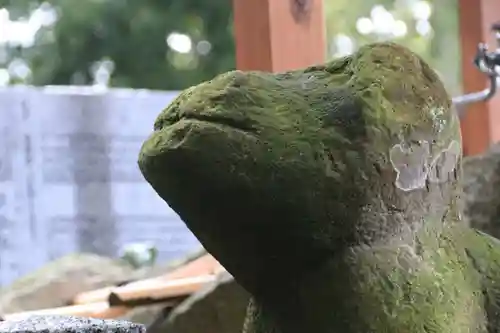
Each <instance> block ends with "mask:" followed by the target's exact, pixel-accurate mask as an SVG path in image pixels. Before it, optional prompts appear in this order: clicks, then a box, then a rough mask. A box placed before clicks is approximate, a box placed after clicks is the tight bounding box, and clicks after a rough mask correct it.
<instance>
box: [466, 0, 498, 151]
mask: <svg viewBox="0 0 500 333" xmlns="http://www.w3.org/2000/svg"><path fill="white" fill-rule="evenodd" d="M458 11H459V34H460V41H461V51H462V52H461V53H462V61H461V63H462V66H461V67H462V81H463V92H464V93H467V92H473V91H479V90H483V89H485V88H486V87H487V84H488V83H487V78H486V76H485V75H484V74H482V73H481V72H479V71H478V70H477V69H476V68H475V67H474V65H473V63H472V60H473V59H474V56H475V54H476V50H477V44H478V43H481V42H486V43H488V45H489V46H490V50H491V49H494V48H496V41H495V38H494V35H493V34H492V33H491V31H490V27H491V25H492V24H493V23H495V22H498V21H500V1H497V0H459V1H458ZM461 128H462V136H463V149H464V155H475V154H478V153H481V152H483V151H484V150H485V149H487V148H488V147H489V146H490V145H491V143H493V142H497V141H499V140H500V95H495V97H493V98H492V99H491V100H490V101H488V102H484V103H477V104H474V105H471V106H470V107H468V109H467V113H466V114H465V115H464V117H463V118H462V122H461Z"/></svg>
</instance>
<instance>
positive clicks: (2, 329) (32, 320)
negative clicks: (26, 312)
mask: <svg viewBox="0 0 500 333" xmlns="http://www.w3.org/2000/svg"><path fill="white" fill-rule="evenodd" d="M75 332H78V333H102V332H106V333H146V328H145V327H144V326H143V325H139V324H135V323H131V322H127V321H119V320H102V319H91V318H79V317H73V316H56V315H49V316H31V317H28V318H26V319H21V320H8V321H2V322H0V333H75Z"/></svg>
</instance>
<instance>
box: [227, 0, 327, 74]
mask: <svg viewBox="0 0 500 333" xmlns="http://www.w3.org/2000/svg"><path fill="white" fill-rule="evenodd" d="M233 13H234V33H235V38H236V41H235V43H236V64H237V68H238V69H240V70H261V71H269V72H282V71H286V70H292V69H298V68H302V67H307V66H311V65H314V64H319V63H323V62H324V61H325V57H326V44H325V29H324V17H323V16H324V15H323V0H233Z"/></svg>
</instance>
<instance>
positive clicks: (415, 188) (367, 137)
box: [139, 43, 500, 333]
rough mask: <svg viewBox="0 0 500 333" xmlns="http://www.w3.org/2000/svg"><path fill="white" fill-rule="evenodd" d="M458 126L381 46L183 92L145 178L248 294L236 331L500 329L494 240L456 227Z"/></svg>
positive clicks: (396, 55)
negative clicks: (243, 319) (242, 322)
mask: <svg viewBox="0 0 500 333" xmlns="http://www.w3.org/2000/svg"><path fill="white" fill-rule="evenodd" d="M460 163H461V138H460V129H459V122H458V119H457V117H456V116H455V114H454V112H453V109H452V107H451V104H450V98H449V96H448V95H447V93H446V91H445V88H444V87H443V84H442V83H441V82H440V80H439V79H438V77H437V75H436V74H435V72H434V71H433V70H432V69H431V68H430V67H429V66H428V65H427V64H426V63H425V62H424V61H423V60H422V59H420V58H419V57H418V56H416V55H415V54H413V53H412V52H410V51H409V50H407V49H405V48H403V47H401V46H398V45H396V44H392V43H381V44H372V45H368V46H364V47H362V48H361V49H359V51H358V52H357V53H355V54H353V55H351V56H349V57H345V58H342V59H339V60H335V61H333V62H330V63H327V64H326V65H319V66H313V67H310V68H306V69H304V70H297V71H291V72H287V73H280V74H268V73H260V72H248V73H244V72H241V71H233V72H230V73H226V74H223V75H220V76H218V77H216V78H214V79H213V80H212V81H209V82H205V83H202V84H200V85H198V86H196V87H192V88H190V89H188V90H186V91H184V92H183V93H182V94H181V95H180V96H179V97H178V98H177V99H176V100H175V101H174V102H173V103H172V104H171V105H170V106H169V107H168V108H167V109H165V110H164V111H163V112H162V113H161V115H160V116H159V117H158V119H157V121H156V123H155V125H154V133H153V134H152V135H151V137H150V138H149V139H148V140H147V141H146V142H145V143H144V146H143V147H142V150H141V153H140V157H139V165H140V168H141V170H142V173H143V174H144V176H145V178H146V179H147V181H148V182H149V183H150V184H151V185H152V186H153V188H154V189H155V190H156V191H157V192H158V194H159V195H160V196H161V197H162V198H163V199H164V200H165V201H166V202H168V204H169V205H170V206H171V207H172V208H173V209H174V210H175V211H176V212H177V213H179V215H180V216H181V217H182V219H183V220H184V221H185V222H186V224H187V225H188V226H189V228H190V229H191V230H192V231H193V233H194V234H195V235H196V236H197V237H198V238H199V239H200V241H201V242H202V243H203V245H204V246H205V248H206V249H207V250H208V251H209V252H211V253H212V254H213V255H214V256H215V257H216V258H217V259H218V260H219V261H220V262H221V263H222V264H223V265H224V266H225V267H226V269H227V270H228V271H229V272H230V273H232V274H233V275H234V277H235V278H236V280H237V281H238V282H239V283H240V284H241V285H242V286H243V287H244V288H246V289H247V290H248V291H249V292H250V293H251V294H252V296H253V300H252V302H251V304H250V306H249V310H248V316H247V320H246V323H245V327H244V328H243V331H244V332H246V333H290V332H300V333H420V332H421V333H434V332H436V333H479V332H500V308H499V306H500V242H499V241H497V240H496V239H494V238H492V237H490V236H488V235H486V234H483V233H480V232H478V231H475V230H474V229H471V228H468V227H467V226H466V225H465V224H464V223H462V222H461V211H460V210H461V208H460V200H459V197H460V195H461V188H460V184H459V183H460V175H461V168H460Z"/></svg>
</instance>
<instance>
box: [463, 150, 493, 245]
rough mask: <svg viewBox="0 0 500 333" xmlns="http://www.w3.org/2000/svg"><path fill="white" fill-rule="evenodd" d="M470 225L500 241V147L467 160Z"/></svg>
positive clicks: (468, 218) (465, 162) (466, 173)
mask: <svg viewBox="0 0 500 333" xmlns="http://www.w3.org/2000/svg"><path fill="white" fill-rule="evenodd" d="M463 170H464V191H465V195H464V199H465V200H464V201H465V202H464V204H465V218H466V220H467V222H468V223H469V224H470V225H471V226H472V227H475V228H478V229H480V230H482V231H484V232H487V233H489V234H490V235H493V236H495V237H496V238H500V144H496V145H494V146H492V147H491V148H490V149H488V150H487V151H486V152H485V153H483V154H481V155H478V156H472V157H468V158H465V160H464V168H463Z"/></svg>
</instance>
